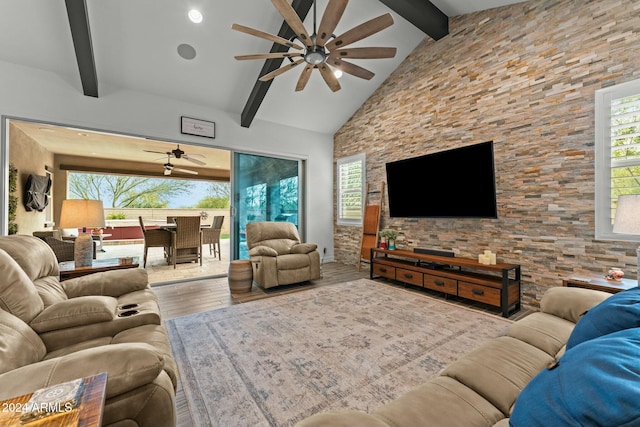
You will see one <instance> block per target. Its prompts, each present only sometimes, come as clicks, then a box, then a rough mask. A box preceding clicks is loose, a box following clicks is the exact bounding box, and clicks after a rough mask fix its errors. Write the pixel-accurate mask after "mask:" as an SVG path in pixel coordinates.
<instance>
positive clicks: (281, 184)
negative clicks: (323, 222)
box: [232, 153, 303, 259]
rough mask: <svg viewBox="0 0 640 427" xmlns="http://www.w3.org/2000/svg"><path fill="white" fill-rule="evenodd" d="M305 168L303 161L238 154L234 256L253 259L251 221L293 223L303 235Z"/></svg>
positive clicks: (234, 193)
mask: <svg viewBox="0 0 640 427" xmlns="http://www.w3.org/2000/svg"><path fill="white" fill-rule="evenodd" d="M301 169H302V161H300V160H291V159H281V158H275V157H266V156H258V155H254V154H243V153H235V154H234V164H233V201H234V202H233V206H232V209H233V214H234V216H233V219H234V224H233V226H234V232H235V233H234V236H235V237H236V238H235V239H234V244H233V258H234V259H249V253H248V250H247V243H246V239H245V226H246V225H247V223H249V222H254V221H287V222H291V223H293V224H295V225H296V227H298V231H299V233H300V236H301V237H302V236H303V230H302V226H303V224H302V223H301V218H302V212H301V209H302V206H303V203H302V191H301V188H302V185H301V177H302V171H301Z"/></svg>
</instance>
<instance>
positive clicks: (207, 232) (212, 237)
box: [202, 215, 224, 260]
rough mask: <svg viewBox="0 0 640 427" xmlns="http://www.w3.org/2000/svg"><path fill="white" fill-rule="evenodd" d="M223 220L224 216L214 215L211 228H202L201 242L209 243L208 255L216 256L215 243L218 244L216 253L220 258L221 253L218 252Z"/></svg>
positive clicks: (220, 258)
mask: <svg viewBox="0 0 640 427" xmlns="http://www.w3.org/2000/svg"><path fill="white" fill-rule="evenodd" d="M223 222H224V216H222V215H220V216H214V217H213V224H211V228H203V229H202V243H203V244H205V245H209V255H213V256H214V257H215V256H216V245H217V246H218V250H217V254H218V259H219V260H222V254H221V252H220V233H221V232H222V223H223Z"/></svg>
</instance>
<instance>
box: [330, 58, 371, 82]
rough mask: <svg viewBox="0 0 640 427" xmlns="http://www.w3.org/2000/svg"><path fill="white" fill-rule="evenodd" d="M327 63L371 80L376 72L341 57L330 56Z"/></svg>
mask: <svg viewBox="0 0 640 427" xmlns="http://www.w3.org/2000/svg"><path fill="white" fill-rule="evenodd" d="M327 63H328V64H329V65H332V66H334V67H336V68H337V69H339V70H340V71H343V72H345V73H347V74H351V75H352V76H356V77H360V78H361V79H365V80H371V79H372V78H373V76H375V74H374V73H372V72H371V71H369V70H367V69H365V68H362V67H360V66H358V65H356V64H352V63H350V62H347V61H343V60H342V59H339V58H329V59H328V60H327Z"/></svg>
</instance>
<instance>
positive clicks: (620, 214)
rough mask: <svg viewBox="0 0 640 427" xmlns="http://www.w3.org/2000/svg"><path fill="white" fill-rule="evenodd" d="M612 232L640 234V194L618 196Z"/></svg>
mask: <svg viewBox="0 0 640 427" xmlns="http://www.w3.org/2000/svg"><path fill="white" fill-rule="evenodd" d="M613 232H614V233H620V234H640V194H628V195H623V196H618V207H617V209H616V218H615V220H614V221H613Z"/></svg>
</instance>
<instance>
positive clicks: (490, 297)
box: [458, 281, 500, 307]
mask: <svg viewBox="0 0 640 427" xmlns="http://www.w3.org/2000/svg"><path fill="white" fill-rule="evenodd" d="M458 295H459V296H461V297H463V298H467V299H472V300H474V301H479V302H483V303H485V304H489V305H495V306H498V307H500V289H496V288H490V287H488V286H482V285H477V284H475V283H469V282H463V281H459V282H458Z"/></svg>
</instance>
